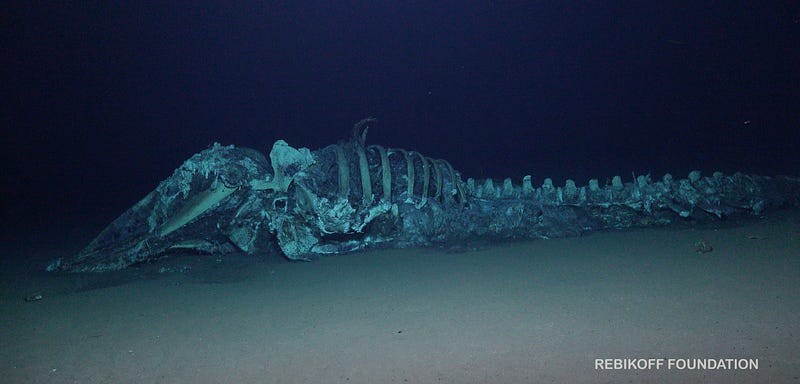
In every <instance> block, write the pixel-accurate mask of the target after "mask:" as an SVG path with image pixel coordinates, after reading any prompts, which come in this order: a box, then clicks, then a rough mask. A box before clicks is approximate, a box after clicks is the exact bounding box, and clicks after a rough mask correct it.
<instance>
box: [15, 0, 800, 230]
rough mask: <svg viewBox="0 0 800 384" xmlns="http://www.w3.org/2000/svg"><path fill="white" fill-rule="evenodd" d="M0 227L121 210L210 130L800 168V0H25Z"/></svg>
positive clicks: (532, 157)
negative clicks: (356, 133)
mask: <svg viewBox="0 0 800 384" xmlns="http://www.w3.org/2000/svg"><path fill="white" fill-rule="evenodd" d="M5 8H6V9H4V11H3V17H2V46H3V53H4V55H3V71H2V85H1V86H2V89H3V92H2V98H3V102H2V110H0V113H1V114H0V117H1V119H2V120H0V122H1V123H2V132H3V138H2V148H1V149H2V150H1V151H0V152H1V153H2V175H0V178H1V179H0V183H2V194H3V195H2V225H3V231H2V235H3V236H4V239H17V238H18V236H19V235H20V234H26V233H27V234H30V233H35V232H41V231H44V230H47V229H48V228H64V227H71V226H80V225H88V226H91V225H101V224H105V223H108V222H109V221H110V220H112V219H114V218H115V217H116V216H118V215H119V214H120V213H122V212H123V211H124V210H126V209H127V208H128V207H129V206H131V205H133V204H134V203H135V202H136V201H138V200H139V199H140V198H141V197H143V196H144V195H145V194H147V193H148V192H149V191H151V190H152V189H153V188H154V187H155V186H156V185H157V184H158V182H159V181H160V180H162V179H164V178H166V177H167V176H169V175H170V174H171V173H172V171H173V169H175V168H176V167H177V166H178V165H179V164H180V163H181V162H182V161H183V160H185V159H186V158H188V157H189V156H191V155H192V154H193V153H196V152H198V151H200V150H202V149H204V148H206V147H207V146H208V145H210V144H211V143H213V142H215V141H217V142H220V143H223V144H236V145H240V146H248V147H253V148H257V149H261V150H263V151H265V152H268V150H269V148H270V146H271V144H272V142H274V141H275V140H277V139H284V140H286V141H288V142H289V143H290V144H292V145H294V146H298V147H299V146H305V147H309V148H312V149H314V148H319V147H322V146H325V145H328V144H332V143H334V142H336V141H337V140H339V139H341V138H346V137H347V136H348V135H349V134H350V127H351V126H352V125H353V123H355V122H357V121H359V120H360V119H362V118H364V117H366V116H375V117H377V118H378V119H379V122H378V124H376V125H374V126H373V128H372V129H371V130H370V132H369V137H368V141H369V142H371V143H378V144H382V145H385V146H390V147H400V148H407V149H415V150H417V151H420V152H422V153H424V154H426V155H428V156H431V157H434V158H444V159H447V160H449V161H450V162H451V163H452V164H453V166H454V167H455V168H457V169H459V170H461V171H462V173H463V174H464V176H465V177H487V176H491V177H495V178H503V177H507V176H510V177H514V178H515V179H516V180H519V179H520V178H521V177H522V176H523V175H525V174H531V175H533V177H534V183H535V184H541V181H542V179H543V178H544V177H551V178H553V179H554V181H555V182H556V183H557V184H563V182H564V180H565V179H567V178H573V179H575V180H576V181H577V183H578V184H579V185H584V184H586V181H587V180H588V179H589V178H598V179H601V180H604V179H605V178H610V177H611V176H613V175H617V174H619V175H622V176H623V178H624V179H626V180H629V179H630V175H631V173H635V174H637V175H638V174H647V173H650V174H652V175H653V176H654V177H656V178H660V177H661V175H663V174H664V173H665V172H671V173H673V174H675V175H676V176H680V177H685V175H686V174H687V173H688V172H689V171H690V170H692V169H699V170H701V171H703V172H704V173H710V172H713V171H717V170H719V171H723V172H726V173H729V172H734V171H742V172H747V173H759V174H792V175H797V174H798V170H800V155H798V147H800V146H799V144H800V132H799V131H800V129H798V128H800V69H799V68H800V4H799V3H792V2H770V1H765V2H753V1H724V2H717V1H692V2H688V1H687V2H683V1H678V2H675V1H664V2H641V1H639V2H631V1H609V2H597V1H591V2H564V1H553V2H550V1H545V2H540V1H536V2H532V1H530V2H528V1H525V2H523V1H512V2H505V1H432V2H422V1H420V2H386V1H379V2H376V1H371V2H355V1H290V2H236V3H235V4H229V3H227V2H216V1H176V2H160V1H156V2H149V1H130V2H97V3H94V2H93V3H77V4H72V2H43V3H33V2H16V3H11V4H10V5H7V6H6V7H5Z"/></svg>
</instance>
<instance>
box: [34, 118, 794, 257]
mask: <svg viewBox="0 0 800 384" xmlns="http://www.w3.org/2000/svg"><path fill="white" fill-rule="evenodd" d="M372 122H374V119H371V118H370V119H365V120H362V121H360V122H359V123H357V124H355V126H354V127H353V135H352V137H351V138H350V139H349V140H347V141H342V142H339V143H337V144H333V145H329V146H327V147H325V148H321V149H317V150H313V151H312V150H309V149H307V148H299V149H297V148H293V147H291V146H290V145H289V144H287V143H286V142H285V141H283V140H278V141H276V142H275V143H274V144H273V146H272V150H271V151H270V153H269V159H267V158H266V157H265V156H264V155H263V154H262V153H261V152H259V151H257V150H254V149H248V148H241V147H234V146H232V145H230V146H221V145H219V144H216V143H215V144H214V145H213V146H211V147H210V148H208V149H206V150H204V151H202V152H200V153H197V154H195V155H194V156H192V157H191V158H189V159H188V160H186V162H184V163H183V164H182V165H181V166H180V167H179V168H178V169H176V170H175V172H174V173H173V174H172V176H170V177H169V178H167V179H166V180H164V181H162V182H161V183H160V184H159V185H158V187H156V189H155V190H153V191H152V192H151V193H150V194H148V195H147V196H145V197H144V198H143V199H142V200H141V201H140V202H139V203H137V204H136V205H134V206H133V207H131V208H130V209H129V210H128V211H126V212H125V213H123V214H122V216H120V217H119V218H117V219H116V220H115V221H113V222H112V223H111V224H110V225H109V226H108V227H107V228H105V230H103V231H102V232H101V233H100V234H99V235H98V236H97V237H96V238H95V239H94V240H93V241H92V242H91V243H90V244H89V245H88V246H87V247H86V248H85V249H84V250H82V251H81V252H79V253H78V254H77V255H75V256H74V257H71V258H64V259H57V260H54V261H53V262H51V264H50V265H49V266H48V270H50V271H70V272H89V271H91V272H103V271H111V270H117V269H122V268H125V267H127V266H129V265H132V264H135V263H138V262H142V261H148V260H154V259H156V258H158V257H160V256H162V255H164V254H165V253H167V252H169V251H174V250H186V251H193V252H203V253H214V254H222V253H228V252H245V253H248V254H254V255H258V254H265V253H270V252H279V253H281V254H283V255H284V256H285V257H287V258H288V259H291V260H311V259H314V258H316V257H319V256H321V255H326V254H340V253H347V252H353V251H357V250H361V249H365V248H374V247H394V248H401V247H411V246H425V245H431V244H435V243H444V242H459V241H465V240H468V239H474V238H482V239H520V238H527V239H537V238H544V239H546V238H554V237H565V236H576V235H580V234H581V233H584V232H586V231H593V230H602V229H608V228H630V227H645V226H658V225H670V224H673V223H680V222H687V221H700V222H707V221H713V220H720V219H723V218H725V217H729V216H748V215H749V216H752V215H760V214H761V213H762V212H764V211H765V210H767V209H774V208H778V207H785V206H798V205H800V178H798V177H793V176H775V177H769V176H756V175H745V174H741V173H736V174H733V175H727V176H726V175H723V174H722V173H720V172H715V173H714V174H713V175H712V176H710V177H703V176H702V175H701V173H700V172H699V171H693V172H691V173H689V175H688V177H687V178H686V179H680V180H677V179H674V178H673V177H672V176H671V175H669V174H667V175H664V177H663V178H662V179H661V180H659V181H653V180H651V178H650V176H649V175H642V176H638V177H635V178H634V179H633V180H632V181H631V182H625V183H623V181H622V179H621V178H620V177H619V176H615V177H614V178H613V179H612V180H611V182H610V184H609V183H606V185H600V183H599V182H598V181H597V180H596V179H593V180H590V181H589V183H588V185H587V186H582V187H578V186H577V185H576V184H575V182H574V181H573V180H567V181H566V183H565V185H564V186H563V187H556V186H555V185H553V182H552V180H550V179H544V180H543V183H542V185H541V186H538V187H534V186H533V184H532V180H533V179H532V177H531V176H525V177H523V178H522V180H521V183H519V184H516V183H515V182H513V181H512V180H511V179H510V178H507V179H504V180H502V182H498V181H496V180H493V179H485V180H482V181H477V180H474V179H467V180H466V181H463V180H462V178H461V175H460V174H459V172H457V171H456V170H454V169H453V167H452V166H451V164H450V163H449V162H447V161H446V160H441V159H432V158H429V157H426V156H425V155H423V154H420V153H418V152H415V151H410V150H404V149H397V148H389V149H387V148H384V147H382V146H380V145H367V144H366V135H367V130H368V127H369V124H371V123H372Z"/></svg>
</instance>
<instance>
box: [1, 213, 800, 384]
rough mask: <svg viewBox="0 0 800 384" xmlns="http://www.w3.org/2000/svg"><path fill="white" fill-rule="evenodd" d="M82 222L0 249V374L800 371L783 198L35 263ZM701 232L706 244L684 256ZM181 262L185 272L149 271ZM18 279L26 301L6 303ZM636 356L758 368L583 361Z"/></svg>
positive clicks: (589, 378)
mask: <svg viewBox="0 0 800 384" xmlns="http://www.w3.org/2000/svg"><path fill="white" fill-rule="evenodd" d="M100 229H101V227H93V226H87V228H84V229H81V230H83V231H84V232H86V233H88V232H89V231H92V232H96V231H99V230H100ZM79 232H80V231H79ZM84 232H80V234H79V235H71V234H69V233H63V234H62V235H61V236H59V235H57V234H55V235H54V234H52V233H50V234H46V233H40V234H33V235H31V236H29V237H26V238H24V239H23V238H20V239H19V241H13V242H6V243H5V244H3V245H2V252H3V258H2V260H3V265H2V291H1V293H0V294H1V295H2V301H1V302H0V381H2V382H6V383H28V382H30V383H551V382H552V383H604V382H605V383H612V382H614V383H618V382H619V383H627V382H644V383H661V382H674V383H683V382H719V383H751V382H761V383H767V382H769V383H786V382H800V378H799V376H800V212H798V211H795V210H790V211H777V212H772V213H770V214H769V215H768V217H767V218H762V219H754V220H749V221H746V222H744V223H736V224H734V225H731V223H726V224H725V225H724V226H719V225H711V226H703V227H700V228H693V227H687V228H680V229H676V228H651V229H637V230H625V231H610V232H600V233H593V234H590V235H586V236H583V237H579V238H567V239H552V240H537V241H526V242H511V243H505V244H493V245H492V244H477V243H476V244H469V245H467V246H465V247H461V248H459V249H457V252H456V251H454V250H453V249H450V250H447V249H442V248H429V249H405V250H385V251H373V252H363V253H357V254H350V255H342V256H335V257H329V258H325V259H322V260H319V261H315V262H310V263H289V262H281V261H280V260H274V259H266V260H265V259H264V258H257V257H251V256H243V255H238V256H226V257H223V258H219V259H218V258H215V257H213V256H207V255H206V256H180V255H174V256H172V257H170V258H168V259H166V260H162V261H161V262H159V263H156V264H152V265H145V266H142V267H139V268H131V269H129V270H126V271H125V272H122V273H114V274H106V275H49V274H46V273H42V272H37V269H39V268H42V267H43V266H44V264H45V263H46V262H47V260H48V259H50V258H53V257H57V256H66V255H68V254H69V253H71V252H75V251H77V250H79V249H80V248H81V247H82V246H83V245H85V243H86V242H88V241H89V240H90V237H91V236H88V237H87V235H86V234H85V233H84ZM699 240H705V241H707V242H708V243H709V244H711V245H712V246H713V247H714V250H713V252H710V253H703V254H701V253H697V252H695V251H694V244H695V243H696V242H697V241H699ZM14 260H16V261H14ZM20 260H21V261H20ZM181 266H187V267H191V269H189V270H187V271H184V272H182V273H163V274H159V273H158V269H159V268H161V267H168V268H180V267H181ZM34 293H41V294H42V296H43V299H42V300H40V301H36V302H26V301H24V300H23V298H24V297H26V296H28V295H31V294H34ZM651 357H652V358H752V359H758V360H759V369H758V370H749V371H739V370H725V371H723V370H702V371H686V370H684V371H679V370H674V369H673V370H666V369H663V368H662V369H660V370H617V371H602V370H596V369H595V367H594V361H595V359H597V358H651Z"/></svg>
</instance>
